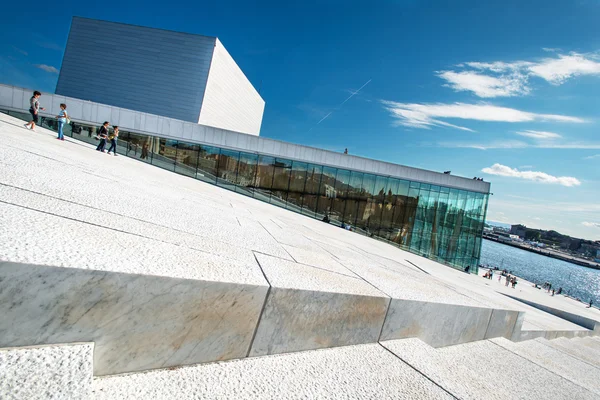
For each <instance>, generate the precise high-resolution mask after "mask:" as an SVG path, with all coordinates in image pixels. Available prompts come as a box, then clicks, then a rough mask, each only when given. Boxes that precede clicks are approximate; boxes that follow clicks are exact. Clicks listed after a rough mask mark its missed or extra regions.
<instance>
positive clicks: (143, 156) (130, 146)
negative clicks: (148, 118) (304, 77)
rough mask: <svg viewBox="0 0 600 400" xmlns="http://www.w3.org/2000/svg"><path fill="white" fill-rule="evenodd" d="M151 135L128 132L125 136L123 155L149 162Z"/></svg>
mask: <svg viewBox="0 0 600 400" xmlns="http://www.w3.org/2000/svg"><path fill="white" fill-rule="evenodd" d="M152 139H153V138H152V136H146V135H139V134H137V133H129V135H128V136H127V139H126V140H127V143H126V145H125V146H126V150H125V155H126V156H127V157H131V158H136V159H138V160H140V161H144V162H147V163H149V162H150V160H151V156H152V150H151V146H152V143H153V142H154V141H153V140H152Z"/></svg>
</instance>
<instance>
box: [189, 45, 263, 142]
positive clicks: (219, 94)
mask: <svg viewBox="0 0 600 400" xmlns="http://www.w3.org/2000/svg"><path fill="white" fill-rule="evenodd" d="M264 109H265V101H264V100H263V99H262V98H261V97H260V95H259V94H258V92H257V91H256V89H254V86H252V84H251V83H250V81H249V80H248V78H246V76H245V75H244V73H243V72H242V70H241V69H240V67H238V65H237V64H236V63H235V61H234V59H233V58H232V57H231V56H230V55H229V53H228V52H227V50H226V49H225V47H223V44H222V43H221V42H220V41H219V39H217V41H216V43H215V49H214V52H213V58H212V62H211V65H210V70H209V73H208V82H207V83H206V90H205V92H204V99H203V100H202V108H201V109H200V118H199V120H198V123H199V124H202V125H208V126H214V127H218V128H222V129H227V130H231V131H236V132H243V133H249V134H253V135H258V134H259V132H260V126H261V124H262V117H263V112H264Z"/></svg>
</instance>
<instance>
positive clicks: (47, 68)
mask: <svg viewBox="0 0 600 400" xmlns="http://www.w3.org/2000/svg"><path fill="white" fill-rule="evenodd" d="M35 67H36V68H39V69H43V70H44V71H46V72H50V73H52V74H58V70H57V69H56V68H54V67H53V66H51V65H46V64H35Z"/></svg>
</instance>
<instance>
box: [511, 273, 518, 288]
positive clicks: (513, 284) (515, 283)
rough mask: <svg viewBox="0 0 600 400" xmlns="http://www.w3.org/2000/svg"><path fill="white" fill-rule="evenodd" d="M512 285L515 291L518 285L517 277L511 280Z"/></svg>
mask: <svg viewBox="0 0 600 400" xmlns="http://www.w3.org/2000/svg"><path fill="white" fill-rule="evenodd" d="M510 283H511V284H512V288H513V289H514V288H515V286H516V285H517V277H516V276H513V277H512V279H511V280H510Z"/></svg>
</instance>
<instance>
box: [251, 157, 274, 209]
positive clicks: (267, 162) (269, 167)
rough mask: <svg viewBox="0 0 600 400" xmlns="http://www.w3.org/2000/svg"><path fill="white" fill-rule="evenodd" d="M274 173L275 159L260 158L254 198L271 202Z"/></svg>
mask: <svg viewBox="0 0 600 400" xmlns="http://www.w3.org/2000/svg"><path fill="white" fill-rule="evenodd" d="M274 173H275V158H273V157H269V156H258V165H257V171H256V182H255V184H254V186H255V192H254V197H256V198H258V199H260V200H263V201H266V202H269V200H270V197H271V187H272V185H273V175H274Z"/></svg>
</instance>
